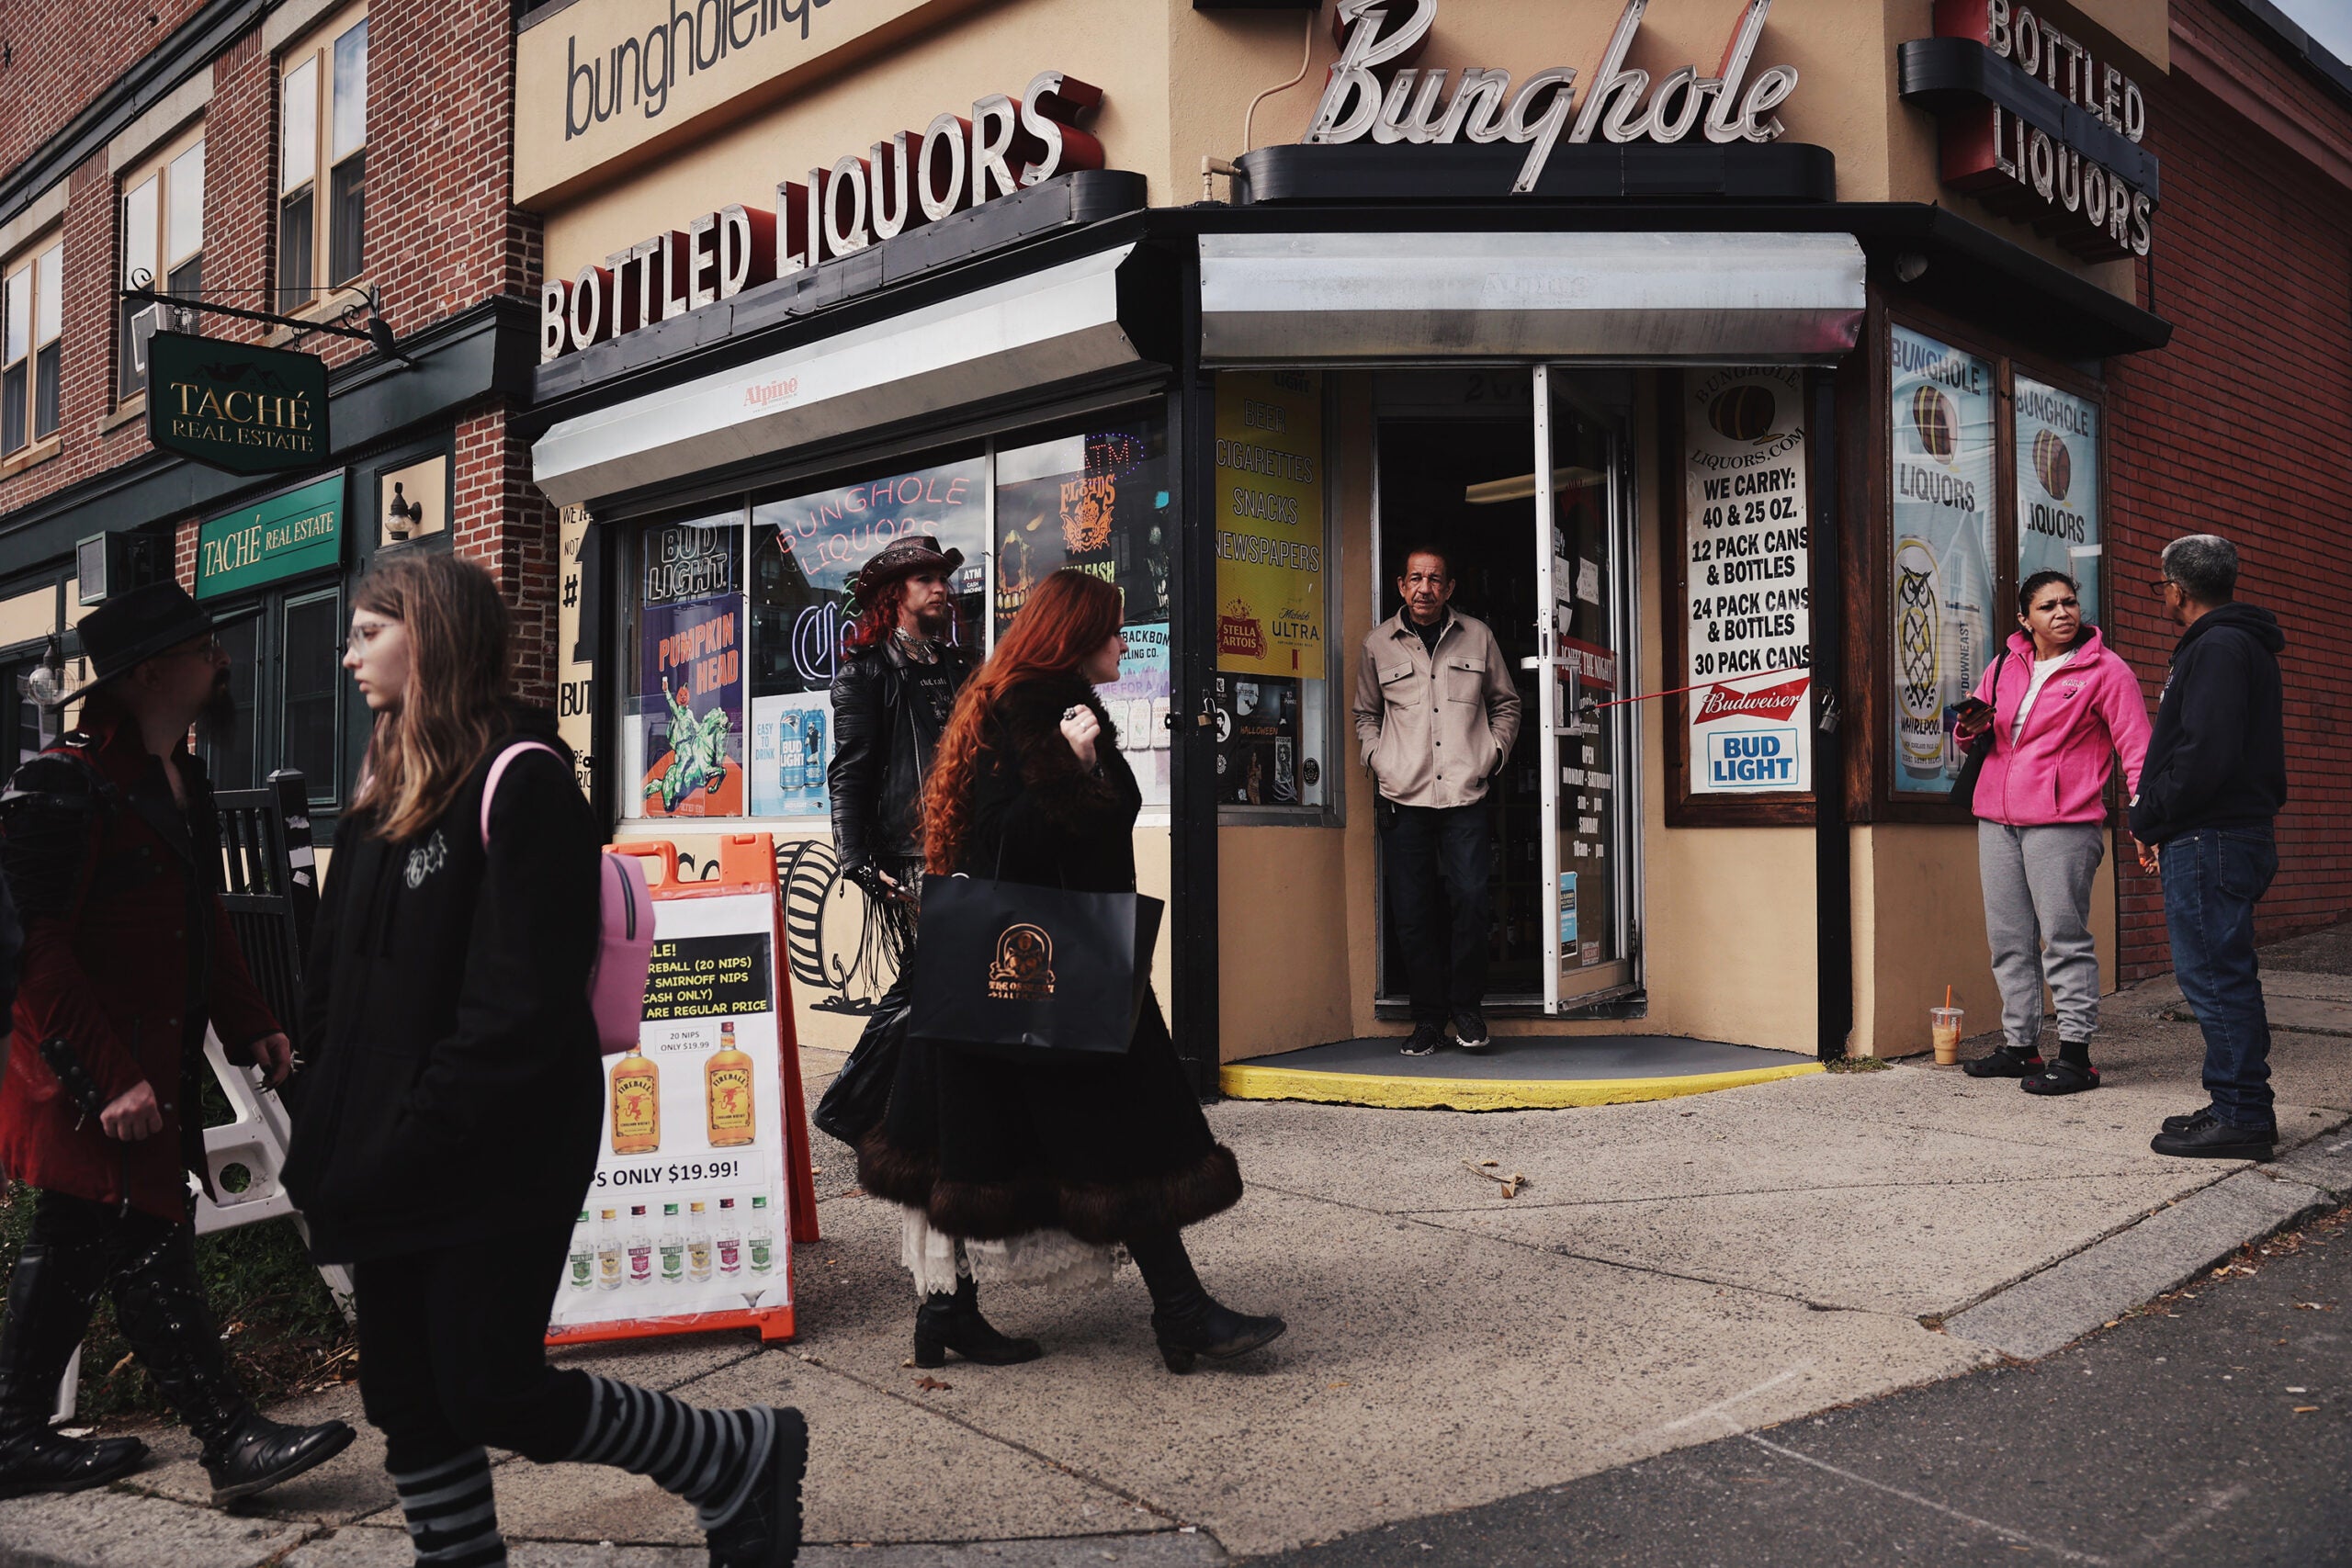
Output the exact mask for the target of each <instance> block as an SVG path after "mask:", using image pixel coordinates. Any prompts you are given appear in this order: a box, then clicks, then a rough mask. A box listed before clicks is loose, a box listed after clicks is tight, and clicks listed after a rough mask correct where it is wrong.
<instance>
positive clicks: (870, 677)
mask: <svg viewBox="0 0 2352 1568" xmlns="http://www.w3.org/2000/svg"><path fill="white" fill-rule="evenodd" d="M963 564H964V552H963V551H961V550H942V549H941V548H940V547H939V541H938V540H937V539H936V538H934V537H933V536H930V535H928V534H920V535H906V536H901V537H899V538H898V539H896V540H894V541H892V542H891V543H890V544H889V545H888V546H886V547H883V548H882V549H881V550H879V551H877V552H876V554H875V556H874V558H872V559H870V560H868V561H867V562H866V563H865V567H864V569H863V570H860V571H859V572H858V574H857V576H856V577H855V578H854V579H853V580H852V581H851V582H850V592H851V594H852V595H853V596H854V600H855V603H856V605H857V614H856V616H855V619H854V623H853V624H852V626H851V627H850V631H849V635H848V636H847V637H845V638H844V639H843V640H844V642H845V643H846V644H847V645H848V651H847V654H846V656H845V657H844V658H843V659H842V663H841V668H840V669H839V671H836V672H835V674H834V676H833V692H832V698H833V735H834V745H835V750H834V752H833V760H832V763H831V766H830V767H829V768H828V769H827V770H826V773H825V783H826V786H827V790H828V793H830V794H831V796H832V810H833V848H834V851H835V852H836V853H838V854H839V855H840V856H841V862H842V874H844V875H846V876H848V877H849V878H850V879H851V880H852V881H854V882H855V883H856V884H857V885H858V886H860V887H862V888H864V889H865V896H866V897H867V898H868V899H869V900H870V901H871V902H872V903H873V905H874V906H875V908H876V909H877V910H878V911H879V912H880V913H881V915H882V918H883V919H884V920H885V922H886V923H887V925H888V929H889V930H890V931H891V933H892V935H893V937H894V938H895V940H896V941H897V942H898V944H899V976H898V978H897V979H896V980H895V981H894V982H892V984H891V986H890V988H889V989H888V991H886V992H885V993H883V996H882V999H881V1000H880V1001H878V1002H876V1004H875V1007H874V1011H873V1013H872V1014H871V1015H870V1016H869V1017H868V1018H867V1019H866V1021H865V1032H864V1033H862V1034H861V1035H859V1036H858V1041H857V1045H856V1048H855V1049H854V1050H853V1051H852V1052H851V1053H850V1059H849V1061H848V1062H847V1063H846V1064H844V1065H843V1066H842V1071H841V1073H840V1075H839V1076H838V1077H835V1079H834V1080H833V1081H834V1084H835V1086H836V1090H829V1091H828V1092H827V1095H826V1098H825V1100H823V1101H821V1102H820V1104H819V1105H818V1107H817V1116H816V1122H817V1125H818V1126H820V1127H821V1128H822V1129H824V1130H825V1131H826V1132H827V1133H829V1134H831V1135H832V1136H834V1137H836V1138H839V1139H841V1140H842V1142H844V1143H846V1144H848V1145H850V1146H851V1147H852V1148H855V1147H856V1146H857V1145H858V1143H859V1142H860V1141H861V1140H862V1139H863V1138H864V1137H865V1134H867V1133H869V1132H871V1131H872V1130H873V1128H874V1126H875V1124H876V1122H879V1121H880V1119H881V1110H882V1102H883V1101H885V1100H888V1094H889V1086H890V1079H891V1077H892V1075H893V1071H894V1069H895V1067H896V1065H897V1056H898V1046H899V1043H900V1041H901V1040H903V1039H904V1037H905V1034H906V1025H907V1006H908V992H907V987H908V984H909V971H910V964H909V963H908V959H909V958H910V956H911V955H912V952H913V947H914V915H915V908H916V906H917V901H918V899H920V897H922V788H923V780H924V778H925V776H926V775H928V774H929V773H930V772H931V758H932V753H933V751H934V750H937V749H938V746H939V737H940V733H941V732H942V731H943V730H944V729H945V728H947V715H948V712H949V710H950V709H952V708H953V707H954V706H955V705H956V692H957V690H958V689H960V688H961V687H962V686H963V684H964V682H965V681H966V679H967V678H968V677H969V676H970V675H971V673H972V671H973V670H974V669H975V668H976V667H977V666H978V659H977V658H975V657H974V655H973V652H972V650H971V649H969V648H967V647H965V646H964V645H963V644H961V643H960V642H958V641H957V640H956V600H955V596H954V582H955V577H956V568H957V567H959V566H962V565H963ZM915 1340H916V1345H917V1349H918V1355H917V1359H918V1360H921V1361H922V1364H924V1365H925V1366H937V1365H939V1364H941V1358H940V1357H938V1356H936V1355H927V1354H924V1353H923V1350H924V1348H925V1347H928V1346H939V1347H942V1348H947V1349H953V1350H956V1352H957V1353H959V1354H961V1355H962V1356H963V1357H965V1359H967V1360H974V1361H981V1362H986V1363H989V1364H990V1365H1005V1364H1009V1363H1011V1362H1014V1361H1026V1360H1031V1359H1035V1357H1036V1356H1038V1355H1039V1354H1040V1353H1041V1352H1040V1350H1039V1348H1038V1345H1037V1342H1036V1341H1035V1340H1034V1339H1011V1338H1007V1337H1005V1336H1003V1335H1001V1334H999V1333H998V1332H997V1331H996V1330H995V1329H994V1328H993V1327H991V1326H989V1321H988V1320H987V1319H986V1318H984V1317H982V1316H981V1315H980V1302H979V1290H978V1286H977V1285H975V1284H974V1283H973V1281H972V1280H971V1278H970V1276H969V1275H968V1274H959V1276H958V1278H957V1280H956V1286H955V1289H954V1290H952V1291H939V1292H933V1293H931V1294H928V1295H926V1296H924V1298H923V1303H922V1308H921V1309H920V1312H919V1313H918V1315H917V1321H916V1332H915Z"/></svg>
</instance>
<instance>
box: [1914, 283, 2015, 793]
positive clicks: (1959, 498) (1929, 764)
mask: <svg viewBox="0 0 2352 1568" xmlns="http://www.w3.org/2000/svg"><path fill="white" fill-rule="evenodd" d="M1893 358H1894V377H1893V399H1892V406H1891V407H1890V409H1889V410H1888V414H1889V423H1890V427H1891V428H1890V434H1891V436H1892V443H1891V448H1890V450H1891V452H1892V463H1893V472H1892V473H1891V474H1890V475H1889V479H1890V485H1889V488H1890V490H1891V491H1892V493H1893V496H1894V555H1893V581H1892V582H1891V584H1890V585H1889V586H1890V592H1889V595H1888V597H1889V603H1890V605H1891V610H1892V617H1891V619H1892V624H1891V626H1889V628H1888V629H1889V631H1890V633H1891V634H1892V639H1893V640H1892V641H1891V642H1890V644H1889V649H1890V660H1891V663H1892V665H1893V669H1894V758H1895V765H1894V788H1895V789H1896V790H1897V791H1899V792H1904V793H1908V794H1922V795H1948V794H1950V793H1951V786H1952V780H1953V779H1954V778H1956V777H1958V776H1959V773H1960V764H1961V752H1960V749H1959V748H1958V746H1957V745H1955V744H1954V743H1953V740H1952V738H1951V729H1952V723H1953V711H1952V710H1953V709H1954V707H1955V706H1957V705H1958V704H1959V703H1960V702H1961V701H1962V699H1963V698H1965V697H1966V696H1968V695H1969V694H1970V693H1971V692H1973V690H1974V689H1975V686H1976V681H1977V677H1978V675H1979V674H1980V673H1982V671H1984V669H1985V661H1986V659H1987V657H1988V655H1989V653H1990V652H1991V650H1992V648H1993V638H1994V636H1995V625H1994V620H1993V615H1992V600H1993V581H1994V579H1993V570H1992V567H1993V505H1994V499H1993V470H1994V461H1995V456H1994V454H1995V445H1994V388H1993V367H1992V365H1991V363H1990V362H1989V361H1986V360H1984V359H1980V358H1978V357H1977V356H1976V355H1973V354H1967V353H1964V352H1962V351H1961V350H1959V349H1956V348H1952V347H1950V346H1949V345H1947V344H1940V343H1938V342H1937V341H1936V340H1935V339H1933V338H1931V337H1927V336H1924V335H1922V334H1921V333H1915V332H1911V331H1908V330H1906V329H1905V328H1903V327H1896V328H1894V343H1893Z"/></svg>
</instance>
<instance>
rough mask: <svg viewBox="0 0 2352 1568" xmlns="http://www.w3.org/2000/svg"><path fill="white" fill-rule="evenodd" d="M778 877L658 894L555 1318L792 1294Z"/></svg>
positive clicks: (769, 1300) (609, 1319)
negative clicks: (640, 992) (756, 887)
mask: <svg viewBox="0 0 2352 1568" xmlns="http://www.w3.org/2000/svg"><path fill="white" fill-rule="evenodd" d="M775 907H776V906H775V894H774V892H773V891H772V890H763V891H761V892H758V893H747V894H722V895H715V896H713V897H687V898H656V899H655V900H654V906H653V936H654V941H653V953H652V958H651V962H650V966H649V970H648V973H647V976H646V983H645V1018H644V1022H643V1024H642V1025H641V1026H640V1029H639V1036H638V1043H637V1045H636V1046H635V1047H634V1048H633V1049H631V1050H628V1051H627V1052H624V1053H622V1054H621V1055H614V1056H606V1057H605V1058H604V1068H603V1070H604V1076H605V1126H604V1140H603V1143H602V1144H601V1145H600V1146H599V1147H598V1149H597V1156H596V1175H595V1179H594V1180H593V1181H592V1182H591V1183H590V1184H589V1188H588V1196H587V1198H586V1200H585V1206H586V1215H587V1217H586V1218H585V1219H584V1220H583V1221H582V1222H581V1223H580V1224H579V1225H578V1226H577V1227H576V1228H575V1229H574V1231H573V1233H572V1238H571V1256H570V1258H568V1259H567V1260H566V1263H565V1268H564V1277H563V1284H562V1286H561V1288H560V1290H559V1291H558V1292H557V1293H556V1303H555V1313H554V1316H553V1318H552V1320H551V1326H552V1328H553V1329H554V1330H555V1331H556V1332H557V1333H558V1334H559V1335H560V1334H561V1332H562V1331H563V1330H564V1329H567V1328H581V1327H584V1326H587V1325H595V1324H608V1323H624V1322H633V1321H644V1320H650V1319H677V1318H682V1317H684V1318H691V1317H694V1316H696V1315H699V1314H706V1313H721V1312H724V1313H740V1312H745V1311H757V1310H760V1309H762V1308H767V1307H783V1306H789V1305H791V1304H792V1291H791V1280H790V1274H789V1270H788V1268H787V1264H786V1252H787V1250H788V1247H789V1244H790V1240H791V1237H790V1235H788V1234H787V1231H788V1227H787V1224H786V1217H785V1216H786V1190H785V1160H786V1158H787V1157H788V1153H789V1147H790V1145H789V1143H788V1140H787V1138H786V1126H785V1105H784V1076H783V1063H782V1061H781V1058H780V1055H779V1051H780V1039H781V1036H780V1034H779V1032H778V1029H777V1021H776V1010H775V1008H776V998H775V951H774V947H773V943H774V942H775Z"/></svg>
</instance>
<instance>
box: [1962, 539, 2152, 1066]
mask: <svg viewBox="0 0 2352 1568" xmlns="http://www.w3.org/2000/svg"><path fill="white" fill-rule="evenodd" d="M2077 592H2079V588H2078V586H2077V584H2076V583H2075V580H2074V579H2073V578H2071V577H2068V576H2067V575H2066V574H2065V573H2064V572H2058V571H2038V572H2036V573H2034V574H2033V575H2032V576H2031V577H2029V578H2027V579H2026V580H2025V581H2024V582H2023V583H2021V584H2020V585H2019V586H2018V631H2017V632H2016V633H2015V634H2014V635H2013V636H2011V637H2010V638H2009V643H2008V647H2007V649H2004V650H2003V651H2002V653H2001V656H2000V657H1999V658H1998V659H1996V660H1994V661H1993V665H1992V668H1991V669H1989V670H1987V671H1985V678H1984V680H1983V681H1981V682H1978V683H1977V688H1976V699H1977V703H1978V704H1979V706H1976V707H1974V708H1973V710H1972V711H1970V712H1969V713H1968V714H1967V715H1966V716H1964V717H1963V718H1962V720H1961V722H1960V724H1959V725H1958V726H1957V727H1956V728H1955V729H1954V734H1955V735H1956V736H1957V737H1958V738H1959V739H1962V740H1971V739H1975V738H1976V737H1978V736H1981V735H1983V734H1984V733H1985V729H1986V728H1987V727H1988V726H1989V727H1990V728H1991V730H1992V736H1993V749H1992V751H1991V752H1990V753H1989V754H1988V755H1987V756H1986V757H1985V761H1984V763H1983V767H1982V772H1980V773H1978V775H1977V779H1976V795H1975V800H1974V808H1975V812H1976V867H1977V874H1978V875H1979V877H1980V878H1981V879H1982V880H1983V882H1984V887H1985V936H1986V937H1987V938H1988V939H1989V940H1990V942H1991V943H1992V948H1993V976H1994V978H1995V979H1996V981H1997V982H1999V984H2000V987H2001V1027H2002V1031H2003V1033H2004V1034H2005V1036H2006V1038H2005V1039H2004V1040H2003V1042H2002V1043H2001V1045H2000V1046H1999V1048H1998V1049H1996V1050H1995V1051H1994V1052H1993V1053H1992V1054H1991V1055H1986V1056H1982V1057H1979V1058H1978V1059H1977V1060H1975V1061H1973V1062H1970V1063H1969V1064H1968V1065H1967V1072H1968V1074H1969V1076H1970V1077H1980V1078H1996V1077H2003V1078H2022V1079H2024V1080H2025V1081H2024V1084H2023V1086H2022V1087H2023V1088H2024V1089H2025V1090H2026V1092H2027V1093H2029V1094H2077V1093H2080V1092H2081V1091H2082V1090H2084V1089H2097V1088H2098V1068H2096V1067H2094V1066H2091V1033H2092V1032H2093V1031H2094V1030H2096V1029H2097V1028H2098V951H2097V949H2096V948H2095V946H2094V945H2093V943H2092V941H2091V931H2090V909H2091V882H2092V879H2093V877H2094V876H2095V875H2096V874H2098V863H2099V861H2100V859H2101V858H2102V857H2103V856H2104V855H2105V854H2106V853H2107V801H2106V795H2107V780H2108V775H2109V773H2110V772H2111V771H2112V770H2113V768H2114V766H2115V759H2116V757H2117V756H2118V755H2119V754H2120V756H2121V757H2122V759H2123V782H2124V786H2125V790H2126V793H2127V794H2132V795H2136V794H2137V793H2138V792H2139V788H2140V762H2141V759H2142V758H2143V757H2144V756H2145V755H2146V754H2147V750H2148V705H2147V700H2146V699H2145V698H2144V697H2143V695H2142V694H2141V692H2140V682H2139V679H2138V677H2136V676H2134V675H2133V674H2132V673H2131V666H2130V665H2128V664H2126V663H2124V662H2123V660H2121V659H2120V657H2118V656H2117V655H2116V653H2115V652H2114V651H2113V650H2112V649H2109V647H2108V646H2107V643H2106V642H2105V640H2104V639H2102V638H2101V637H2100V636H2099V633H2098V627H2097V626H2091V625H2089V624H2087V623H2086V622H2085V621H2084V620H2083V612H2082V605H2081V604H2080V603H2079V602H2078V601H2077V600H2076V598H2075V595H2076V593H2077ZM2045 981H2046V982H2048V984H2049V987H2050V991H2051V995H2052V998H2053V999H2054V1000H2055V1001H2056V1003H2057V1008H2058V1060H2057V1061H2055V1062H2053V1063H2050V1064H2048V1065H2047V1066H2045V1065H2044V1064H2043V1062H2042V1059H2041V988H2042V985H2043V983H2044V982H2045Z"/></svg>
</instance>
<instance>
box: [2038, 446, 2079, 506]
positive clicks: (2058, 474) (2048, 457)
mask: <svg viewBox="0 0 2352 1568" xmlns="http://www.w3.org/2000/svg"><path fill="white" fill-rule="evenodd" d="M2033 477H2034V478H2036V479H2040V480H2041V488H2042V489H2043V490H2045V491H2048V492H2049V493H2050V499H2051V500H2052V501H2064V500H2065V499H2066V492H2067V491H2069V490H2071V489H2073V488H2074V484H2075V457H2074V454H2073V453H2071V452H2069V451H2067V450H2066V441H2065V438H2064V436H2062V435H2060V434H2058V433H2057V432H2056V431H2054V430H2037V431H2035V432H2034V433H2033Z"/></svg>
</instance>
